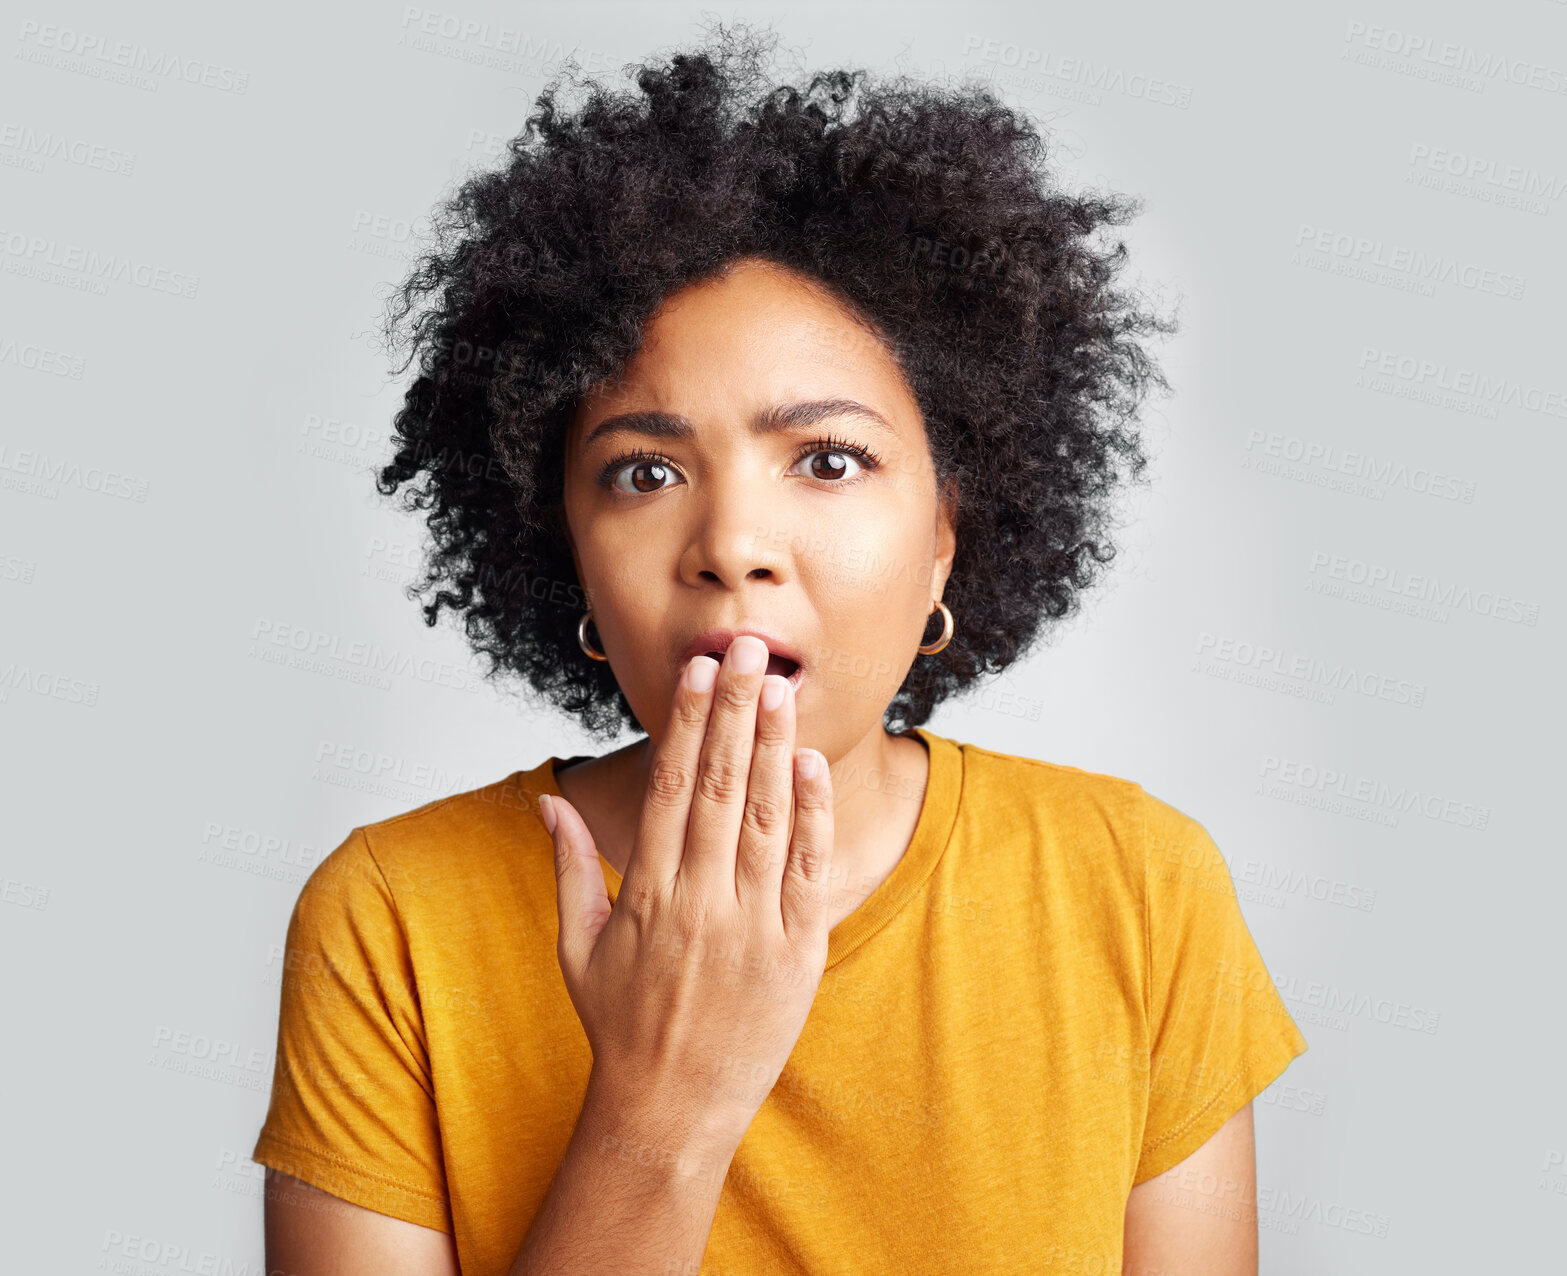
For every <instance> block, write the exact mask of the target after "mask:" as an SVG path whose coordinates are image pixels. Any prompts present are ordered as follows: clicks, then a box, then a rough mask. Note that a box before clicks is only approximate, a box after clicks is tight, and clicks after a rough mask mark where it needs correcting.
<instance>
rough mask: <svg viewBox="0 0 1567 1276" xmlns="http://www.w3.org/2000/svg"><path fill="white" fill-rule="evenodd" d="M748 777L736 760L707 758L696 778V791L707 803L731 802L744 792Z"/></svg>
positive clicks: (730, 758)
mask: <svg viewBox="0 0 1567 1276" xmlns="http://www.w3.org/2000/svg"><path fill="white" fill-rule="evenodd" d="M749 775H750V770H749V768H747V767H743V766H741V765H740V761H739V759H737V758H732V757H713V758H709V759H708V761H707V762H706V763H705V764H704V765H703V767H702V772H701V774H700V775H699V776H698V777H697V791H698V792H699V793H700V794H701V795H702V796H703V797H705V798H707V799H708V800H709V801H713V802H732V801H734V800H735V799H736V798H737V797H739V796H740V795H741V794H743V793H744V792H745V786H746V781H747V779H748V778H749Z"/></svg>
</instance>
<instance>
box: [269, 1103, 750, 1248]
mask: <svg viewBox="0 0 1567 1276" xmlns="http://www.w3.org/2000/svg"><path fill="white" fill-rule="evenodd" d="M734 1151H735V1144H734V1143H733V1142H732V1140H730V1139H729V1138H727V1137H723V1138H717V1137H712V1138H709V1137H705V1136H704V1137H697V1136H695V1135H693V1134H680V1133H677V1126H676V1123H675V1122H673V1121H672V1120H669V1119H666V1118H661V1117H655V1116H653V1114H651V1113H648V1114H643V1115H639V1114H636V1113H634V1112H633V1110H632V1109H631V1108H629V1107H628V1106H627V1105H626V1104H623V1103H620V1102H618V1101H616V1100H614V1099H613V1098H610V1097H607V1096H603V1095H601V1094H599V1093H596V1092H595V1090H594V1088H593V1087H592V1085H591V1083H590V1086H589V1092H588V1097H587V1098H586V1100H585V1101H584V1103H583V1108H582V1114H581V1116H580V1117H578V1119H577V1127H576V1130H575V1131H574V1132H573V1134H572V1137H571V1142H570V1144H568V1146H567V1148H566V1154H565V1156H564V1157H563V1158H562V1160H561V1163H560V1167H559V1168H558V1169H557V1170H556V1171H555V1177H554V1179H553V1181H552V1182H551V1183H550V1188H549V1191H548V1193H547V1194H546V1195H545V1197H544V1202H543V1204H542V1205H541V1206H540V1207H539V1211H538V1213H537V1214H536V1215H535V1216H534V1219H533V1223H532V1225H531V1226H530V1227H529V1229H528V1234H527V1237H526V1239H525V1240H524V1241H523V1244H522V1247H521V1249H520V1250H519V1251H518V1253H517V1257H516V1260H515V1261H514V1262H513V1264H512V1267H511V1276H532V1273H536V1272H549V1273H551V1274H552V1276H553V1274H554V1273H560V1274H561V1276H574V1274H575V1273H583V1274H584V1276H586V1274H588V1273H599V1272H611V1271H612V1272H616V1273H621V1272H624V1273H640V1272H650V1273H651V1272H657V1273H660V1276H664V1274H667V1273H671V1272H678V1273H695V1272H696V1271H697V1270H698V1269H699V1268H700V1267H701V1265H702V1255H703V1253H704V1252H705V1251H706V1249H707V1238H708V1233H709V1232H710V1231H711V1230H712V1226H713V1215H714V1214H715V1213H716V1211H717V1209H718V1198H719V1194H720V1192H721V1191H722V1189H723V1183H724V1177H725V1175H726V1174H727V1173H728V1171H729V1162H730V1161H731V1160H732V1159H733V1157H734ZM267 1179H268V1186H267V1194H266V1246H267V1250H266V1261H267V1270H268V1271H280V1272H288V1273H290V1276H317V1274H318V1273H320V1274H321V1276H325V1274H326V1273H331V1276H459V1269H458V1265H457V1250H456V1247H455V1245H454V1244H453V1242H452V1238H451V1236H449V1235H448V1234H447V1233H445V1232H442V1231H437V1230H435V1229H434V1228H429V1227H420V1226H419V1225H417V1224H415V1223H409V1222H405V1221H404V1220H402V1219H400V1218H393V1217H391V1216H390V1215H388V1214H378V1213H376V1212H375V1211H374V1210H368V1209H365V1208H364V1207H363V1206H359V1205H352V1204H350V1203H349V1202H347V1201H343V1200H339V1199H338V1198H337V1197H335V1196H331V1195H329V1194H328V1193H326V1192H323V1191H321V1190H320V1189H319V1188H314V1187H310V1186H309V1185H307V1184H305V1183H302V1182H300V1181H299V1180H298V1179H295V1178H291V1177H290V1176H288V1175H286V1174H280V1173H278V1172H276V1171H269V1172H268V1175H267Z"/></svg>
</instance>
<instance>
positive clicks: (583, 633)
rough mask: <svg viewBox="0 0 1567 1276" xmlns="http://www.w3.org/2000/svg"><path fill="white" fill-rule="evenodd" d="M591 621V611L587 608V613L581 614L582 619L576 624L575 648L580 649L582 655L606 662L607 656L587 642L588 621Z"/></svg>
mask: <svg viewBox="0 0 1567 1276" xmlns="http://www.w3.org/2000/svg"><path fill="white" fill-rule="evenodd" d="M592 619H593V609H592V608H591V607H589V608H588V609H587V611H585V612H583V613H582V619H581V620H579V621H578V622H577V646H579V647H581V648H582V652H583V654H584V655H586V656H590V657H592V658H593V659H594V660H608V659H609V657H608V656H606V655H605V654H604V653H603V652H602V651H600V650H599V649H598V648H597V647H595V646H594V645H593V644H592V643H590V642H589V641H588V621H590V620H592Z"/></svg>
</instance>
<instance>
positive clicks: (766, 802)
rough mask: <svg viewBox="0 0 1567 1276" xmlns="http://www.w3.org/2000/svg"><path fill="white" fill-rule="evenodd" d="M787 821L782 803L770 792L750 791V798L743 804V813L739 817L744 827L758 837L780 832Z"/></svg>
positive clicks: (771, 835) (768, 836) (774, 834)
mask: <svg viewBox="0 0 1567 1276" xmlns="http://www.w3.org/2000/svg"><path fill="white" fill-rule="evenodd" d="M787 821H788V813H787V811H786V810H785V808H784V805H783V803H781V802H779V801H778V800H777V799H776V798H775V797H773V796H772V795H771V794H758V793H752V794H751V797H750V800H749V801H748V802H746V804H745V814H744V815H743V816H742V817H741V824H742V826H743V827H744V828H746V829H749V830H750V831H751V832H753V833H755V834H757V835H758V836H759V837H767V838H771V837H774V836H776V835H777V834H779V833H781V832H782V831H783V829H784V828H785V826H786V824H787Z"/></svg>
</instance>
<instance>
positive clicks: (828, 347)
mask: <svg viewBox="0 0 1567 1276" xmlns="http://www.w3.org/2000/svg"><path fill="white" fill-rule="evenodd" d="M834 396H839V397H844V398H860V399H864V398H867V397H868V398H874V399H875V400H876V403H875V404H874V406H876V407H877V408H878V410H880V411H882V413H883V415H885V416H887V417H888V418H889V420H892V421H893V422H894V424H908V425H911V426H915V427H918V426H919V423H920V417H919V409H918V407H917V405H916V404H915V401H914V398H913V395H912V393H911V391H910V389H909V387H908V383H907V381H906V380H905V378H904V376H903V372H902V370H901V369H900V368H899V367H898V364H897V361H896V360H895V359H894V358H893V356H892V354H891V353H890V352H889V351H888V350H887V349H886V347H885V346H884V345H883V344H882V342H881V340H880V339H879V338H878V337H877V336H876V335H875V334H874V333H873V332H872V331H871V330H870V329H869V328H868V327H867V326H866V325H864V324H863V323H862V322H859V321H858V320H857V319H856V317H855V316H854V314H853V313H852V312H851V311H850V310H849V309H848V307H847V306H846V305H844V304H843V303H842V302H840V301H839V300H837V298H835V297H834V296H833V295H832V294H831V292H830V290H829V289H827V288H826V287H825V286H823V285H820V284H818V283H816V282H815V281H813V280H811V279H809V278H808V277H805V276H802V275H800V274H798V273H796V272H794V271H792V270H790V269H788V268H787V267H784V266H780V265H775V264H773V263H769V262H762V261H758V260H756V259H744V260H741V261H738V262H736V263H734V264H733V265H732V266H731V267H730V269H729V270H728V272H727V273H726V274H724V275H723V276H720V277H716V278H713V279H709V280H704V281H702V282H700V283H697V284H692V285H690V286H688V287H686V288H682V289H680V290H679V291H678V292H675V293H673V294H672V295H671V296H669V297H667V298H665V299H664V301H663V303H662V304H661V305H660V306H659V308H658V309H657V310H656V311H655V312H654V314H653V316H652V317H651V318H650V319H649V320H648V322H647V323H646V324H645V325H644V328H643V339H642V345H641V346H640V347H639V349H638V350H637V352H636V354H635V355H633V356H632V358H631V359H630V360H629V361H628V362H627V364H626V366H625V368H624V369H623V371H622V372H621V374H620V376H619V377H617V378H616V379H615V380H613V381H611V382H606V383H604V384H602V385H600V386H598V387H595V389H594V390H592V391H591V392H590V393H588V394H587V395H585V396H584V397H583V400H582V402H581V403H580V404H579V405H578V409H577V412H576V414H575V417H574V420H573V426H574V429H573V434H574V435H579V434H580V432H581V430H583V429H585V428H587V427H589V426H591V425H592V424H593V423H594V422H596V421H597V420H599V419H600V418H602V417H604V416H607V415H609V414H611V413H614V412H619V411H623V410H626V409H627V408H629V407H641V408H658V409H662V410H667V411H678V412H681V413H683V414H685V415H687V416H691V417H693V418H694V419H699V418H700V417H702V416H704V415H706V414H708V413H713V414H719V415H727V414H729V413H731V412H734V411H741V410H748V409H751V408H754V407H756V406H758V405H760V404H763V403H768V402H779V401H783V400H785V399H791V400H792V399H801V398H828V397H834Z"/></svg>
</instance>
